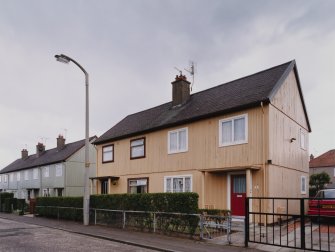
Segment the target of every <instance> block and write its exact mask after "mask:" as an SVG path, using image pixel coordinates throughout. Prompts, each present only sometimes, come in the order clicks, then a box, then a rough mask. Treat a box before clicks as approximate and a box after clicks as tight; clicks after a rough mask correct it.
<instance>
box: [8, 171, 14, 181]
mask: <svg viewBox="0 0 335 252" xmlns="http://www.w3.org/2000/svg"><path fill="white" fill-rule="evenodd" d="M9 181H10V182H13V181H14V173H10V174H9Z"/></svg>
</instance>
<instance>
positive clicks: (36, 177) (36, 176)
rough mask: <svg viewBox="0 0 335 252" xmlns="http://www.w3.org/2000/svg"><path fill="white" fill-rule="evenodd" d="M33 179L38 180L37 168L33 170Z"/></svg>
mask: <svg viewBox="0 0 335 252" xmlns="http://www.w3.org/2000/svg"><path fill="white" fill-rule="evenodd" d="M33 179H38V168H35V169H34V170H33Z"/></svg>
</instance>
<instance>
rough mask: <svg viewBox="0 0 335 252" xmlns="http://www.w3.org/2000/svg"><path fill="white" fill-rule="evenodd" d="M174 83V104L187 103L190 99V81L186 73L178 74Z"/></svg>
mask: <svg viewBox="0 0 335 252" xmlns="http://www.w3.org/2000/svg"><path fill="white" fill-rule="evenodd" d="M171 84H172V106H173V107H174V106H178V105H181V104H184V103H186V102H187V101H188V100H189V99H190V84H191V83H190V82H189V81H187V78H186V76H185V75H182V74H180V75H176V79H175V81H173V82H171Z"/></svg>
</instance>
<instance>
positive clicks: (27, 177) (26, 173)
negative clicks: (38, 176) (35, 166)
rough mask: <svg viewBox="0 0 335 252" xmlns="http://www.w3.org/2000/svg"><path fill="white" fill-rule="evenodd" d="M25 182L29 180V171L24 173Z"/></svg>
mask: <svg viewBox="0 0 335 252" xmlns="http://www.w3.org/2000/svg"><path fill="white" fill-rule="evenodd" d="M24 180H29V170H25V171H24Z"/></svg>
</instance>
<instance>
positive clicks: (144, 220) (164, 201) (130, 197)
mask: <svg viewBox="0 0 335 252" xmlns="http://www.w3.org/2000/svg"><path fill="white" fill-rule="evenodd" d="M198 197H199V196H198V194H196V193H144V194H112V195H92V196H91V197H90V209H109V210H122V211H145V212H151V213H145V214H144V213H129V212H128V213H126V214H127V217H126V218H127V228H135V229H141V230H148V231H152V230H153V220H154V219H153V218H154V215H153V214H152V212H156V213H157V212H164V213H186V214H197V213H198ZM82 205H83V198H82V197H43V198H42V197H41V198H37V203H36V206H37V207H36V213H37V214H38V215H41V216H45V217H51V218H62V219H72V220H82V218H83V216H82V210H81V208H82ZM62 207H70V208H62ZM71 207H73V208H80V209H71ZM95 213H96V214H97V216H94V214H95ZM90 215H91V218H90V219H91V220H94V219H98V220H99V223H104V224H108V225H112V226H116V227H122V220H123V217H122V212H106V211H99V210H98V211H96V212H94V211H91V212H90ZM94 217H95V218H94ZM155 218H156V230H160V231H161V232H164V233H171V232H178V233H189V234H191V235H192V234H194V233H195V231H196V228H197V226H198V222H199V218H198V217H197V216H191V215H182V214H179V215H175V214H156V215H155Z"/></svg>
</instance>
